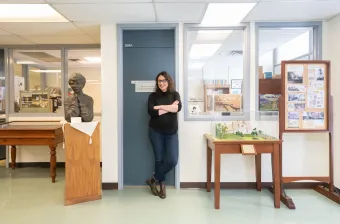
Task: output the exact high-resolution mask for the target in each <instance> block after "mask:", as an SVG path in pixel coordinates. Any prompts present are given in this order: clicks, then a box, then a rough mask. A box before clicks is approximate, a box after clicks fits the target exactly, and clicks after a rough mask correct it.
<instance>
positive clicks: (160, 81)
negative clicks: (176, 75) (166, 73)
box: [158, 79, 168, 83]
mask: <svg viewBox="0 0 340 224" xmlns="http://www.w3.org/2000/svg"><path fill="white" fill-rule="evenodd" d="M167 82H168V80H166V79H161V80H158V83H167Z"/></svg>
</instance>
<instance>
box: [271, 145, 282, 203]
mask: <svg viewBox="0 0 340 224" xmlns="http://www.w3.org/2000/svg"><path fill="white" fill-rule="evenodd" d="M273 147H274V150H273V153H272V173H273V185H274V207H275V208H280V196H281V180H280V172H281V171H280V152H279V144H274V145H273Z"/></svg>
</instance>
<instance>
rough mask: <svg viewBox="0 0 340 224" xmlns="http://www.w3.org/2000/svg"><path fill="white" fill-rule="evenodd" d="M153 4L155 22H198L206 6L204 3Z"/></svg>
mask: <svg viewBox="0 0 340 224" xmlns="http://www.w3.org/2000/svg"><path fill="white" fill-rule="evenodd" d="M155 6H156V14H157V22H185V23H199V22H200V21H201V18H202V17H203V14H204V12H205V8H206V4H205V3H155ZM174 12H176V13H174Z"/></svg>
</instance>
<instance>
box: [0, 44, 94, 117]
mask: <svg viewBox="0 0 340 224" xmlns="http://www.w3.org/2000/svg"><path fill="white" fill-rule="evenodd" d="M0 48H2V49H4V50H5V77H6V89H5V92H6V96H5V98H6V120H7V119H8V118H9V117H32V118H38V117H43V118H46V117H50V118H54V117H55V118H57V117H63V116H64V112H63V109H62V110H61V111H62V112H59V113H51V112H50V113H20V112H19V113H15V112H14V105H13V102H14V57H13V52H14V51H16V50H59V51H60V57H61V63H60V68H61V77H62V80H61V94H62V96H63V98H62V100H63V101H64V100H65V99H66V97H67V91H66V90H67V89H68V55H67V53H68V51H69V50H73V49H98V48H99V49H100V44H80V45H76V44H74V45H73V44H70V45H67V44H66V45H59V44H55V45H8V46H0ZM61 108H64V104H63V105H62V107H61Z"/></svg>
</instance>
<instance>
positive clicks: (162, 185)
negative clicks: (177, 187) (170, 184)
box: [158, 182, 166, 199]
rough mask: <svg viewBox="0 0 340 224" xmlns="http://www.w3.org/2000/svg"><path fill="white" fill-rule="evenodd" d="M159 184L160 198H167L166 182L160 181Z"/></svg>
mask: <svg viewBox="0 0 340 224" xmlns="http://www.w3.org/2000/svg"><path fill="white" fill-rule="evenodd" d="M159 186H160V190H159V192H158V195H159V197H160V198H162V199H164V198H166V189H165V182H162V183H160V184H159Z"/></svg>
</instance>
